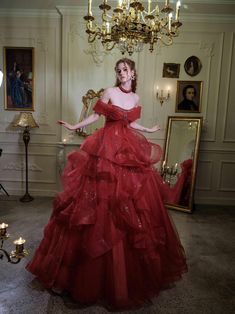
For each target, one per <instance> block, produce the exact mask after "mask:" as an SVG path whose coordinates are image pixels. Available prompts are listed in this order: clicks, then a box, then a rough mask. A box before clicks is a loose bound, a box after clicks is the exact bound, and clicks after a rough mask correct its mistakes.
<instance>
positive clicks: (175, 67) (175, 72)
mask: <svg viewBox="0 0 235 314" xmlns="http://www.w3.org/2000/svg"><path fill="white" fill-rule="evenodd" d="M179 74H180V64H178V63H164V64H163V72H162V77H168V78H179Z"/></svg>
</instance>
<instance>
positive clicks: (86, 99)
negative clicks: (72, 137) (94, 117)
mask: <svg viewBox="0 0 235 314" xmlns="http://www.w3.org/2000/svg"><path fill="white" fill-rule="evenodd" d="M103 92H104V89H103V88H101V89H100V90H99V91H98V92H95V91H94V90H93V89H89V90H88V91H87V93H86V95H85V96H83V97H82V103H83V107H82V111H81V114H80V118H79V122H81V121H83V120H84V119H85V118H87V117H88V116H89V115H90V114H92V113H93V107H94V105H95V103H96V101H97V100H98V99H99V98H100V97H101V95H102V93H103ZM100 119H102V117H101V118H100ZM100 119H99V120H100ZM99 120H98V121H99ZM103 124H104V121H103V120H102V121H101V120H100V121H99V122H95V123H94V124H93V126H92V128H93V129H94V130H96V129H98V128H99V127H101V126H102V125H103ZM92 133H93V131H89V126H88V127H84V128H82V129H80V130H77V134H78V135H80V136H83V137H86V136H88V135H91V134H92Z"/></svg>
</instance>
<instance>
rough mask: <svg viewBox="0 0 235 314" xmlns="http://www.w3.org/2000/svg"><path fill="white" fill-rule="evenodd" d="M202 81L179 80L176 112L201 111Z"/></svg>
mask: <svg viewBox="0 0 235 314" xmlns="http://www.w3.org/2000/svg"><path fill="white" fill-rule="evenodd" d="M201 102H202V81H177V93H176V108H175V112H188V113H190V112H196V113H199V112H201Z"/></svg>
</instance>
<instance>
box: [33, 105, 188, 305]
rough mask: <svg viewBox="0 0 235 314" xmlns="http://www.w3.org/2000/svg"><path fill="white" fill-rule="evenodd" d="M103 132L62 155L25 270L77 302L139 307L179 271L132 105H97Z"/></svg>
mask: <svg viewBox="0 0 235 314" xmlns="http://www.w3.org/2000/svg"><path fill="white" fill-rule="evenodd" d="M94 111H95V112H96V113H98V114H102V115H104V116H105V117H106V123H105V126H104V127H103V128H101V129H99V130H98V131H96V132H95V133H94V134H93V135H91V136H89V137H88V138H87V139H86V141H85V142H84V143H83V145H82V146H81V148H80V150H79V151H75V152H72V153H70V155H69V156H68V162H67V165H66V167H65V170H64V173H63V176H62V181H63V185H64V190H63V191H62V192H60V193H59V194H58V195H57V197H56V198H55V200H54V209H53V213H52V215H51V218H50V220H49V222H48V224H47V225H46V227H45V230H44V238H43V239H42V241H41V243H40V245H39V247H38V249H37V250H36V253H35V255H34V257H33V260H32V261H31V262H30V263H29V264H28V265H27V269H28V270H29V271H30V272H32V273H33V274H35V275H36V276H37V277H38V279H39V280H40V281H41V282H42V283H43V284H44V286H45V287H47V288H57V289H60V290H66V291H67V292H69V294H70V295H71V296H72V298H73V299H75V300H77V301H78V302H80V303H82V304H94V303H98V302H102V303H103V304H106V305H109V306H110V307H112V308H113V309H127V308H132V307H135V306H139V305H141V304H142V303H144V302H145V301H146V300H148V299H149V298H151V297H154V296H156V295H158V293H159V291H160V290H161V289H162V288H165V287H167V286H168V285H169V284H170V283H172V282H174V281H176V280H178V279H180V278H181V275H182V273H184V272H186V271H187V265H186V258H185V253H184V249H183V247H182V245H181V243H180V240H179V237H178V234H177V231H176V230H175V227H174V225H173V223H172V222H171V220H170V218H169V216H168V213H167V211H166V209H165V207H164V205H163V202H162V199H163V197H164V196H163V193H164V184H163V182H162V179H161V177H160V175H159V174H158V173H157V172H156V170H155V169H154V167H153V164H154V163H156V162H157V161H159V159H160V157H161V148H160V146H158V145H156V144H153V143H150V142H148V141H147V140H146V138H145V137H144V136H143V135H141V134H140V133H139V132H137V131H135V130H133V129H131V128H130V127H129V124H130V122H132V121H135V120H136V119H138V118H139V117H140V111H141V108H140V107H134V108H133V109H130V110H125V109H122V108H120V107H118V106H115V105H112V104H110V103H109V104H105V103H103V102H102V101H101V100H99V101H98V102H97V103H96V105H95V107H94Z"/></svg>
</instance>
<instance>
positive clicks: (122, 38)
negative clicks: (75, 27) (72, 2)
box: [84, 0, 182, 55]
mask: <svg viewBox="0 0 235 314" xmlns="http://www.w3.org/2000/svg"><path fill="white" fill-rule="evenodd" d="M107 2H108V1H107V0H103V3H102V4H100V5H99V8H100V10H101V23H100V24H98V23H96V22H95V18H94V17H93V14H92V0H88V13H87V15H86V16H84V19H85V20H86V22H87V23H86V33H87V34H88V42H89V43H92V42H94V41H95V40H96V39H98V40H100V41H101V43H102V45H103V47H104V49H105V50H107V51H110V50H112V49H113V48H114V47H115V46H118V48H119V50H120V51H121V53H122V54H124V53H125V52H127V53H128V54H129V55H132V53H133V52H138V51H141V50H142V48H143V46H144V44H149V50H150V51H151V52H152V51H153V50H154V45H155V44H156V43H157V42H159V41H160V42H161V43H163V44H164V45H171V44H172V43H173V37H177V36H178V35H179V27H180V26H181V25H182V23H181V22H180V21H179V11H180V1H177V2H176V8H175V14H174V16H173V13H174V9H173V8H172V6H171V5H170V4H169V0H165V2H164V5H163V7H162V8H159V5H158V1H156V3H155V5H154V7H153V1H152V0H148V2H147V4H148V6H147V8H145V7H144V6H143V4H142V1H140V0H118V2H117V6H116V7H115V8H114V9H113V13H111V14H108V13H109V11H110V10H111V6H110V5H108V3H107Z"/></svg>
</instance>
